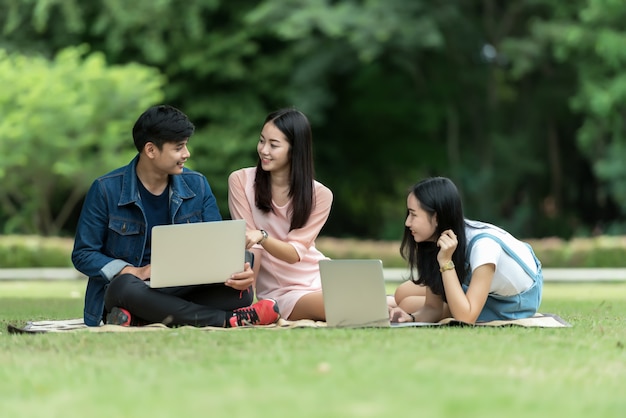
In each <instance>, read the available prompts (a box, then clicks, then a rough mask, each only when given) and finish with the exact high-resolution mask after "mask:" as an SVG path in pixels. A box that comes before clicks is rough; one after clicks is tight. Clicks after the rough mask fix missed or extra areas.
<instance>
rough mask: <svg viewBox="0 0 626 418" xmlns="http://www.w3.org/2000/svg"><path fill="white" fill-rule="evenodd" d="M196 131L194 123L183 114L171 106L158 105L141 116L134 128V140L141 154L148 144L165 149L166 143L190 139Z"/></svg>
mask: <svg viewBox="0 0 626 418" xmlns="http://www.w3.org/2000/svg"><path fill="white" fill-rule="evenodd" d="M194 130H195V127H194V125H193V123H191V121H190V120H189V118H188V117H187V115H185V114H184V113H183V112H181V111H180V110H178V109H176V108H175V107H172V106H169V105H157V106H152V107H151V108H149V109H148V110H146V111H145V112H143V113H142V114H141V116H139V119H137V122H135V126H133V140H134V141H135V147H136V148H137V151H139V152H141V150H142V149H143V147H144V146H145V145H146V143H148V142H152V143H153V144H154V145H156V146H157V148H158V149H163V144H164V143H166V142H180V141H183V140H185V139H188V138H189V137H190V136H191V135H193V132H194Z"/></svg>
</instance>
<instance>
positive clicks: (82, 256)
mask: <svg viewBox="0 0 626 418" xmlns="http://www.w3.org/2000/svg"><path fill="white" fill-rule="evenodd" d="M194 129H195V128H194V125H193V124H192V123H191V122H190V121H189V119H188V118H187V116H186V115H185V114H184V113H182V112H181V111H180V110H178V109H176V108H174V107H171V106H167V105H159V106H153V107H151V108H149V109H148V110H146V111H145V112H144V113H143V114H142V115H141V116H140V117H139V119H138V120H137V122H136V123H135V126H134V127H133V139H134V142H135V146H136V148H137V151H138V155H137V156H136V157H135V158H134V159H133V160H132V161H131V162H130V164H128V165H127V166H124V167H120V168H118V169H116V170H114V171H112V172H110V173H108V174H105V175H104V176H102V177H99V178H98V179H96V180H95V181H94V182H93V184H92V185H91V188H90V189H89V192H88V193H87V196H86V198H85V202H84V205H83V208H82V211H81V215H80V219H79V221H78V226H77V229H76V238H75V242H74V250H73V251H72V262H73V263H74V266H75V267H76V269H77V270H78V271H80V272H81V273H83V274H85V275H86V276H88V277H89V281H88V283H87V290H86V294H85V311H84V321H85V324H86V325H88V326H98V325H101V324H102V322H104V323H107V324H115V325H124V326H128V325H137V324H142V323H164V324H166V325H168V326H181V325H192V326H217V327H236V326H242V325H249V324H251V325H267V324H271V323H274V322H276V321H277V320H278V319H279V317H280V315H279V313H278V307H277V306H276V302H275V301H273V300H269V299H268V300H262V301H259V302H257V303H255V304H253V305H251V303H252V300H253V296H252V284H253V282H254V274H253V271H252V269H251V267H250V264H249V263H245V265H244V270H243V271H242V272H239V273H235V274H233V275H232V276H231V277H230V278H225V283H224V284H212V285H201V286H180V287H169V288H162V289H153V288H150V287H149V286H147V285H146V283H145V282H144V281H145V280H149V279H150V242H151V231H152V227H153V226H155V225H162V224H174V223H176V224H178V223H189V222H210V221H219V220H221V219H222V218H221V215H220V212H219V209H218V207H217V204H216V201H215V196H214V195H213V192H212V191H211V187H210V186H209V183H208V181H207V179H206V178H205V177H204V176H203V175H202V174H200V173H198V172H195V171H192V170H189V169H187V168H185V167H184V165H185V162H186V161H187V159H188V158H189V156H190V153H189V150H188V148H187V143H188V141H189V138H190V137H191V135H192V134H193V132H194ZM181 245H184V243H182V244H181ZM207 268H210V266H207Z"/></svg>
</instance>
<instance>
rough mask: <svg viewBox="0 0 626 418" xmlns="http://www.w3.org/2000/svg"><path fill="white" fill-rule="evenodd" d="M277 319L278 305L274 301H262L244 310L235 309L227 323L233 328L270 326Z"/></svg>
mask: <svg viewBox="0 0 626 418" xmlns="http://www.w3.org/2000/svg"><path fill="white" fill-rule="evenodd" d="M279 319H280V312H279V310H278V303H276V301H275V300H274V299H262V300H260V301H258V302H257V303H254V304H252V305H250V306H246V307H245V308H239V309H235V310H234V311H233V316H231V317H230V318H229V319H228V323H229V324H230V326H231V328H234V327H243V326H246V325H270V324H273V323H275V322H276V321H278V320H279Z"/></svg>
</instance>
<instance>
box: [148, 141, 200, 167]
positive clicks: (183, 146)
mask: <svg viewBox="0 0 626 418" xmlns="http://www.w3.org/2000/svg"><path fill="white" fill-rule="evenodd" d="M188 141H189V138H187V139H184V140H182V141H179V142H166V143H164V144H163V149H161V150H159V149H158V148H156V147H155V148H154V150H155V151H154V152H155V158H154V160H153V162H154V165H155V167H156V168H158V169H159V170H161V171H163V172H165V173H167V174H180V173H182V172H183V167H184V166H185V162H186V161H187V159H188V158H189V157H190V155H191V154H190V153H189V149H188V148H187V142H188Z"/></svg>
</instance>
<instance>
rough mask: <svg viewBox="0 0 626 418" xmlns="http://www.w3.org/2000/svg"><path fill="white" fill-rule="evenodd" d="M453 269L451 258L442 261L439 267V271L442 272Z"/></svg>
mask: <svg viewBox="0 0 626 418" xmlns="http://www.w3.org/2000/svg"><path fill="white" fill-rule="evenodd" d="M453 269H454V263H453V262H452V260H450V261H448V262H446V263H444V264H443V266H440V267H439V272H440V273H443V272H444V271H448V270H453Z"/></svg>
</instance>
